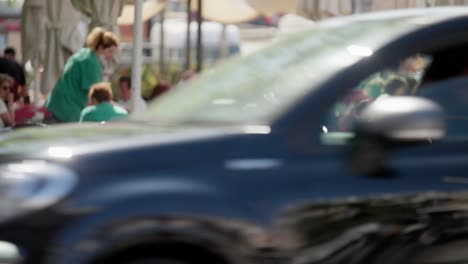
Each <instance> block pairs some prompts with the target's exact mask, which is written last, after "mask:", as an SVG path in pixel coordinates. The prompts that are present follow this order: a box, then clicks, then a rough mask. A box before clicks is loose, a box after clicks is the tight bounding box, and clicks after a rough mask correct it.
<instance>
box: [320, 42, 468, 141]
mask: <svg viewBox="0 0 468 264" xmlns="http://www.w3.org/2000/svg"><path fill="white" fill-rule="evenodd" d="M460 54H461V55H460ZM462 55H467V56H468V53H467V51H466V48H465V47H464V46H455V47H452V48H448V49H444V50H441V51H438V52H435V53H433V54H431V55H424V54H417V55H414V56H411V57H409V58H407V59H405V60H403V61H402V62H401V63H400V64H399V65H398V66H396V67H393V68H392V67H389V68H387V69H384V70H381V71H379V72H376V73H374V74H372V75H371V76H369V77H368V78H367V79H365V80H364V81H363V82H361V84H360V85H359V86H358V87H356V88H355V89H353V90H352V91H351V92H350V93H348V94H347V95H346V96H345V97H343V98H341V99H340V100H339V101H338V102H336V103H335V104H334V105H333V106H332V108H331V109H330V110H329V112H328V115H327V117H326V118H325V121H324V122H323V127H322V130H323V133H322V136H321V139H322V143H323V144H325V145H342V144H346V142H348V139H349V138H352V137H353V136H354V134H353V131H354V129H355V125H356V122H358V121H359V118H360V112H361V111H362V110H363V109H364V108H365V107H366V106H367V105H368V104H370V103H372V102H374V101H376V100H380V99H381V98H385V97H388V96H416V97H423V98H426V99H429V100H431V101H433V102H435V103H437V104H439V106H441V107H442V109H443V111H444V113H445V117H446V119H445V121H446V137H445V138H446V139H450V140H451V139H456V138H461V137H463V138H466V137H467V136H468V62H467V61H466V60H463V59H457V58H458V57H460V56H462ZM461 58H463V56H462V57H461ZM394 107H399V106H394Z"/></svg>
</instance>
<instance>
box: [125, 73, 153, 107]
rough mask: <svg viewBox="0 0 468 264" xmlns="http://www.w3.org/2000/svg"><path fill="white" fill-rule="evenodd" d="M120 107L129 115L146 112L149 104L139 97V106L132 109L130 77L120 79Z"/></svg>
mask: <svg viewBox="0 0 468 264" xmlns="http://www.w3.org/2000/svg"><path fill="white" fill-rule="evenodd" d="M119 96H120V101H119V102H118V104H119V105H121V106H123V107H124V108H125V109H126V110H127V111H128V112H129V113H131V112H132V110H133V111H134V112H137V113H138V112H144V111H146V108H147V104H146V102H145V100H143V98H141V96H139V97H138V100H137V105H136V106H135V107H134V108H132V79H131V78H130V77H128V76H122V77H120V79H119Z"/></svg>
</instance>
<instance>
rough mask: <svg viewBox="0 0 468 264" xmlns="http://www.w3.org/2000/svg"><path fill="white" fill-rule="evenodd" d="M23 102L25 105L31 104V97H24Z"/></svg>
mask: <svg viewBox="0 0 468 264" xmlns="http://www.w3.org/2000/svg"><path fill="white" fill-rule="evenodd" d="M23 100H24V104H31V98H30V97H29V95H25V96H24V97H23Z"/></svg>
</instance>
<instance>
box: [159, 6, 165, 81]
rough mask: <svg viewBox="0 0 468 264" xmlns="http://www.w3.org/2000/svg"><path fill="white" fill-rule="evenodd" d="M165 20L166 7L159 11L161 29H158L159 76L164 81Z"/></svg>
mask: <svg viewBox="0 0 468 264" xmlns="http://www.w3.org/2000/svg"><path fill="white" fill-rule="evenodd" d="M165 20H166V7H164V8H163V10H162V11H161V21H160V25H161V28H160V30H161V31H160V32H159V34H160V38H159V39H160V41H161V43H160V45H159V76H160V78H163V79H165V73H166V71H165V65H166V64H165V61H164V59H165V58H164V49H165V43H164V42H165V39H164V37H165V36H164V21H165Z"/></svg>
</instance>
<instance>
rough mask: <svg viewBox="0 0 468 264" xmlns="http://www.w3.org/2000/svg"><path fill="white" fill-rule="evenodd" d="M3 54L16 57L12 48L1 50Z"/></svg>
mask: <svg viewBox="0 0 468 264" xmlns="http://www.w3.org/2000/svg"><path fill="white" fill-rule="evenodd" d="M3 54H8V55H12V56H16V50H15V48H13V47H7V48H5V50H3Z"/></svg>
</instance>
